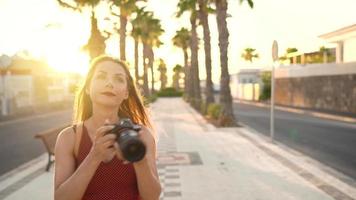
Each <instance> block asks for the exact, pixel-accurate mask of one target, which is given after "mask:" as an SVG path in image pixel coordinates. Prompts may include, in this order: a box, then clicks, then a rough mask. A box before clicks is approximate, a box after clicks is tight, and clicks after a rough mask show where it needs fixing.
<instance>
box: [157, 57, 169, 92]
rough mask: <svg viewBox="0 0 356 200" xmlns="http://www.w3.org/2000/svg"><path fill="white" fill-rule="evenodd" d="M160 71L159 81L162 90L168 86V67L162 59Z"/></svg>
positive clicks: (160, 60) (159, 66)
mask: <svg viewBox="0 0 356 200" xmlns="http://www.w3.org/2000/svg"><path fill="white" fill-rule="evenodd" d="M158 71H159V72H160V76H159V80H160V82H161V88H160V89H161V90H162V89H164V88H166V85H167V66H166V63H165V62H164V60H163V59H162V58H160V59H159V64H158Z"/></svg>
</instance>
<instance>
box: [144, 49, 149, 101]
mask: <svg viewBox="0 0 356 200" xmlns="http://www.w3.org/2000/svg"><path fill="white" fill-rule="evenodd" d="M147 49H148V47H147V44H145V43H143V52H142V53H143V55H142V58H143V62H142V64H143V93H144V95H145V97H148V96H149V95H150V90H149V88H148V75H147V64H148V63H146V58H147Z"/></svg>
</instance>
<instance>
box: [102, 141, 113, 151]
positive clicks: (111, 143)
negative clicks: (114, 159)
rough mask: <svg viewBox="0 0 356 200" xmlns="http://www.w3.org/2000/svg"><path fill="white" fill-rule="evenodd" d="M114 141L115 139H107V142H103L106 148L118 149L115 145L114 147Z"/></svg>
mask: <svg viewBox="0 0 356 200" xmlns="http://www.w3.org/2000/svg"><path fill="white" fill-rule="evenodd" d="M114 143H115V141H114V140H109V141H106V142H105V143H103V146H104V147H105V148H110V149H114V150H116V149H115V147H114Z"/></svg>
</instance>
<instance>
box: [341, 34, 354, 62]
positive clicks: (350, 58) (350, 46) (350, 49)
mask: <svg viewBox="0 0 356 200" xmlns="http://www.w3.org/2000/svg"><path fill="white" fill-rule="evenodd" d="M344 62H356V38H350V39H348V40H345V41H344Z"/></svg>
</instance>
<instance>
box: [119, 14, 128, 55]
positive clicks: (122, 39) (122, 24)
mask: <svg viewBox="0 0 356 200" xmlns="http://www.w3.org/2000/svg"><path fill="white" fill-rule="evenodd" d="M122 9H123V8H120V60H126V53H125V49H126V24H127V17H126V16H124V15H123V14H122V13H123V11H122Z"/></svg>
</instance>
